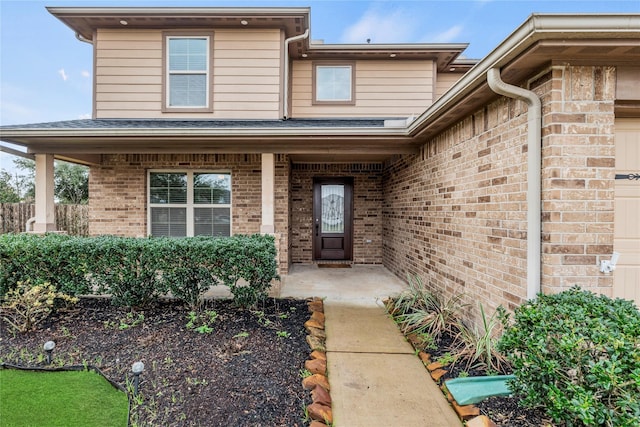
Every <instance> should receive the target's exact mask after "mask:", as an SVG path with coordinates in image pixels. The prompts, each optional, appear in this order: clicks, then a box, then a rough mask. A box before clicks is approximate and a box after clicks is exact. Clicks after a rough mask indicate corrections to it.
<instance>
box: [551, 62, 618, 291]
mask: <svg viewBox="0 0 640 427" xmlns="http://www.w3.org/2000/svg"><path fill="white" fill-rule="evenodd" d="M540 89H541V92H542V93H543V96H542V100H543V103H544V108H543V120H544V126H543V151H542V154H543V159H542V166H543V172H542V194H543V205H542V209H543V223H542V233H543V244H542V253H543V254H542V260H543V264H544V267H543V270H542V288H543V291H544V292H559V291H561V290H563V289H566V288H568V287H571V286H573V285H579V286H581V287H584V288H589V289H590V290H592V291H594V292H599V293H604V294H606V295H609V296H611V295H612V286H613V282H612V277H611V275H604V274H602V273H600V271H599V268H598V265H599V263H600V258H601V257H602V259H609V258H610V257H611V253H612V252H613V220H614V218H613V217H614V188H615V180H614V178H615V138H614V119H615V116H614V98H615V68H613V67H568V66H567V67H555V68H554V69H553V70H552V72H551V73H550V74H549V75H548V76H546V80H545V81H544V82H543V83H542V85H541V87H540Z"/></svg>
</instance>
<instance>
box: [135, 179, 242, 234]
mask: <svg viewBox="0 0 640 427" xmlns="http://www.w3.org/2000/svg"><path fill="white" fill-rule="evenodd" d="M152 173H184V174H186V175H187V203H151V174H152ZM197 173H206V174H225V175H229V179H230V181H231V198H230V201H231V203H228V204H220V203H216V204H213V203H206V204H205V203H194V201H193V187H194V185H193V179H194V175H195V174H197ZM151 208H184V209H186V210H187V235H186V236H185V237H193V236H194V235H195V227H196V226H195V221H194V210H195V209H196V208H229V237H230V236H233V176H232V175H231V171H229V170H206V169H203V170H201V169H188V170H187V169H149V170H147V235H148V236H153V235H152V234H151Z"/></svg>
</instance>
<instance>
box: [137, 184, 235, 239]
mask: <svg viewBox="0 0 640 427" xmlns="http://www.w3.org/2000/svg"><path fill="white" fill-rule="evenodd" d="M149 234H150V235H152V236H164V237H185V236H189V237H191V236H214V237H227V236H230V235H231V175H230V174H228V173H219V172H193V171H171V172H164V171H151V172H149Z"/></svg>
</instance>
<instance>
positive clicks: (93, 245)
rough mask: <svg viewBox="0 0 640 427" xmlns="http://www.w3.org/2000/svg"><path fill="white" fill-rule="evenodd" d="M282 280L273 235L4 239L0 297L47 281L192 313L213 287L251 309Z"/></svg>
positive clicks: (63, 288) (0, 242)
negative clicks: (173, 302)
mask: <svg viewBox="0 0 640 427" xmlns="http://www.w3.org/2000/svg"><path fill="white" fill-rule="evenodd" d="M274 279H278V275H277V264H276V248H275V243H274V239H273V237H272V236H263V235H252V236H245V235H236V236H232V237H229V238H207V237H192V238H188V237H187V238H178V239H176V238H129V237H113V236H101V237H73V236H66V235H59V234H48V235H44V236H38V235H32V234H5V235H0V296H4V295H5V294H6V293H7V292H8V291H9V290H11V289H14V288H15V287H16V285H17V283H18V282H27V281H29V282H30V283H34V284H38V283H44V282H49V283H51V284H52V285H54V286H55V288H56V289H57V290H58V291H60V292H64V293H66V294H69V295H82V294H89V293H94V294H110V295H111V296H112V301H113V303H114V304H117V305H123V306H130V307H136V306H142V305H145V304H148V303H149V302H151V301H153V300H155V299H156V298H157V297H158V296H161V295H165V294H167V293H168V292H171V294H172V295H173V296H174V297H176V298H178V299H180V300H183V301H184V302H185V303H187V304H188V305H189V306H190V307H192V308H195V307H197V305H198V304H199V303H200V300H201V298H202V295H203V294H204V292H206V291H207V290H208V289H209V287H211V286H216V285H225V286H227V287H229V289H230V290H231V292H232V294H233V297H234V301H235V302H236V303H237V304H238V305H241V306H250V305H253V304H255V303H257V302H258V301H260V300H262V299H264V298H265V297H266V296H267V291H268V290H269V287H270V286H271V281H272V280H274Z"/></svg>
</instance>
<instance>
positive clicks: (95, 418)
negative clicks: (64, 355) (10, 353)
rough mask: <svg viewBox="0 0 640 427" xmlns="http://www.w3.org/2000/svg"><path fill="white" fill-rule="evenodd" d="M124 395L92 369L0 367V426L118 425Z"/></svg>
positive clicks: (125, 408) (123, 420)
mask: <svg viewBox="0 0 640 427" xmlns="http://www.w3.org/2000/svg"><path fill="white" fill-rule="evenodd" d="M128 412H129V401H128V398H127V395H126V394H125V393H123V392H122V391H120V390H117V389H116V388H114V387H113V386H112V385H111V384H109V382H108V381H107V380H106V379H105V378H104V377H103V376H101V375H100V374H98V373H96V372H92V371H59V372H51V371H23V370H17V369H0V426H45V425H46V426H65V427H70V426H83V427H90V426H114V427H115V426H122V427H125V426H126V425H127V422H128Z"/></svg>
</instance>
